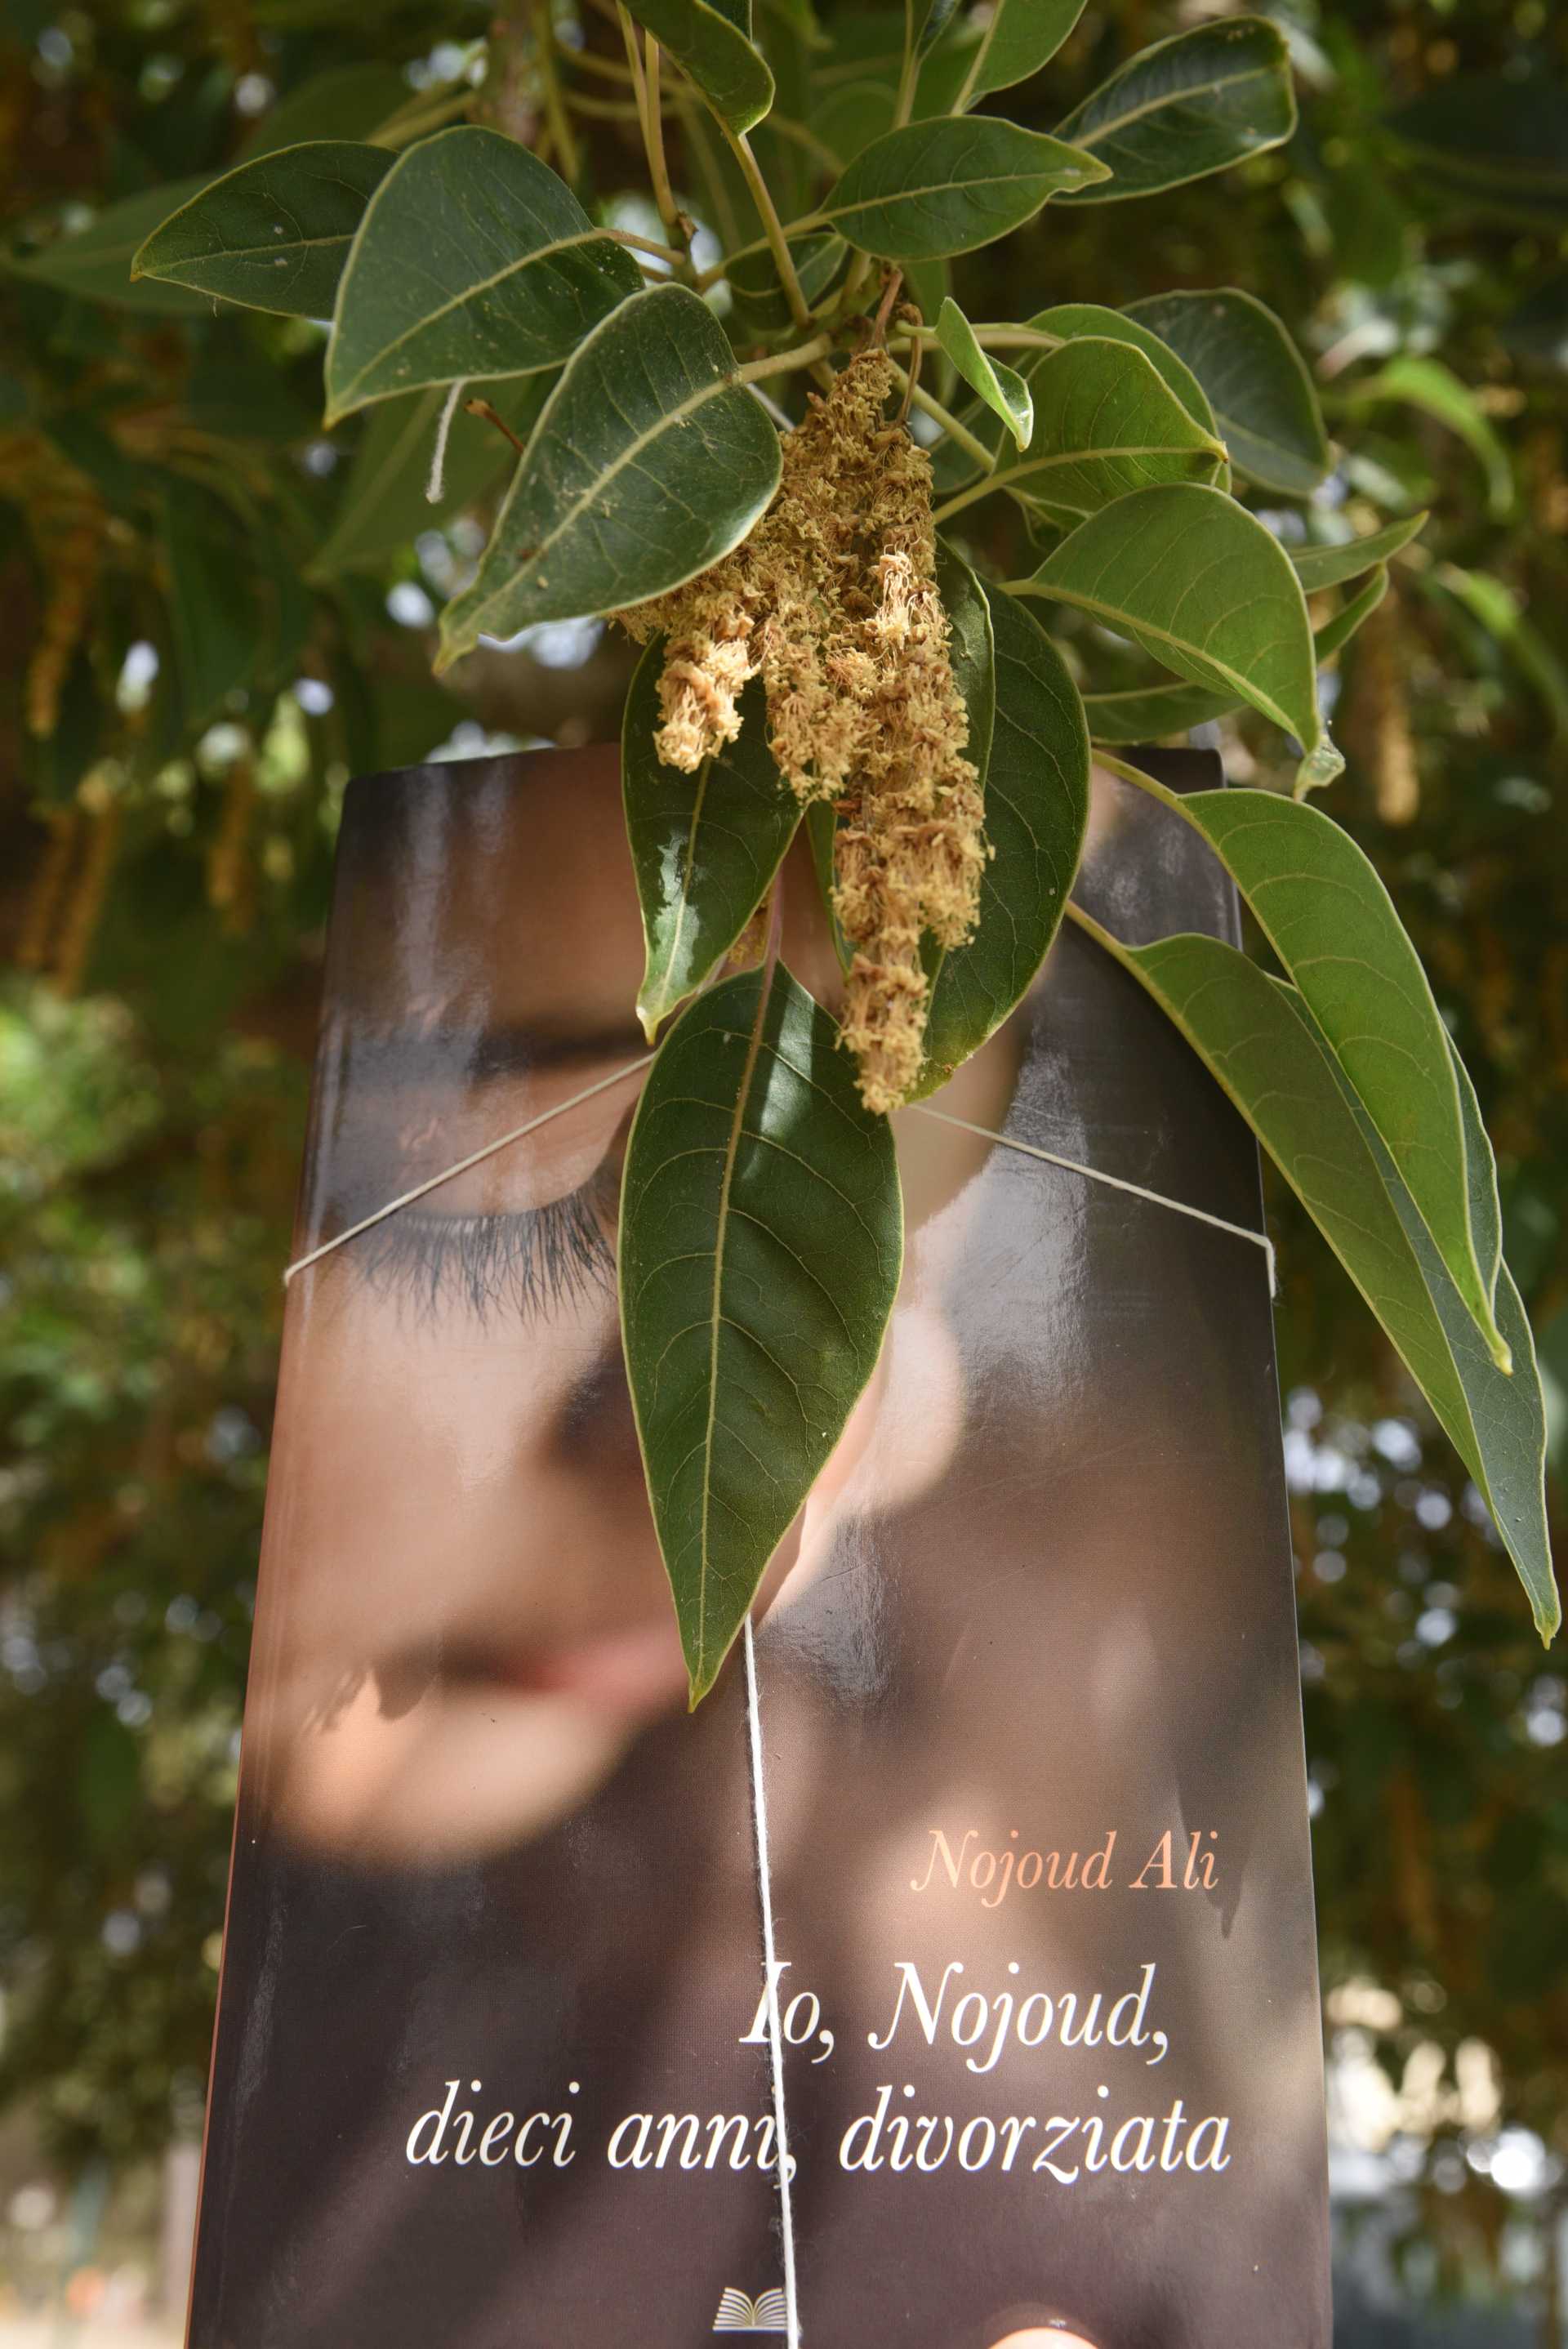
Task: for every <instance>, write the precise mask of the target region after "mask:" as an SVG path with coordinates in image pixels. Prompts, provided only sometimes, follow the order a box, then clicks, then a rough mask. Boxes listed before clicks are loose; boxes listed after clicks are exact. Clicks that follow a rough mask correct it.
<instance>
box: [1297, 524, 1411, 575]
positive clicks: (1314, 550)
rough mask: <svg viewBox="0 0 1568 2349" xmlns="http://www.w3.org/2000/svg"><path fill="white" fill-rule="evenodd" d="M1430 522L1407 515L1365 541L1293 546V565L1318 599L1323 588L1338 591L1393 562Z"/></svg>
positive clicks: (1354, 540) (1369, 532) (1367, 536)
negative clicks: (1345, 583) (1363, 574)
mask: <svg viewBox="0 0 1568 2349" xmlns="http://www.w3.org/2000/svg"><path fill="white" fill-rule="evenodd" d="M1427 522H1428V516H1427V515H1426V514H1425V513H1417V514H1406V515H1404V516H1403V517H1402V518H1401V519H1400V520H1399V521H1398V522H1391V523H1388V525H1387V528H1386V529H1384V530H1369V531H1368V532H1367V533H1366V535H1365V536H1364V537H1362V538H1347V539H1344V540H1342V541H1341V542H1340V543H1339V544H1338V545H1336V546H1293V547H1292V548H1291V550H1290V559H1291V563H1292V565H1293V567H1294V569H1295V575H1296V577H1297V578H1298V579H1299V580H1300V582H1301V584H1302V585H1303V587H1304V588H1305V591H1306V593H1307V594H1308V595H1316V594H1317V592H1318V590H1319V589H1320V588H1323V587H1337V586H1339V585H1342V584H1343V582H1344V581H1345V580H1346V579H1358V578H1359V577H1360V576H1361V574H1362V573H1363V572H1364V571H1373V570H1375V569H1376V568H1377V565H1378V564H1381V563H1388V562H1391V561H1392V559H1393V557H1394V556H1395V555H1396V554H1398V552H1399V550H1400V548H1401V547H1404V546H1408V545H1409V543H1410V541H1411V540H1412V539H1413V538H1416V537H1418V536H1419V534H1420V533H1421V532H1422V531H1423V530H1424V529H1425V528H1426V525H1427Z"/></svg>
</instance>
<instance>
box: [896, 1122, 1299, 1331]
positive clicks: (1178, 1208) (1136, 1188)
mask: <svg viewBox="0 0 1568 2349" xmlns="http://www.w3.org/2000/svg"><path fill="white" fill-rule="evenodd" d="M910 1106H911V1107H912V1108H913V1109H917V1110H918V1111H919V1112H920V1113H921V1115H922V1117H934V1118H939V1119H940V1120H941V1122H942V1123H943V1124H944V1125H957V1126H962V1128H963V1129H964V1132H965V1133H975V1134H978V1135H979V1137H980V1139H981V1141H982V1142H995V1143H1000V1144H1001V1147H1002V1148H1003V1149H1004V1150H1016V1151H1019V1152H1021V1153H1022V1154H1023V1155H1024V1156H1025V1157H1026V1158H1039V1159H1043V1160H1044V1161H1045V1164H1047V1166H1061V1167H1065V1168H1066V1170H1067V1172H1068V1174H1087V1175H1088V1178H1089V1181H1090V1182H1091V1183H1105V1184H1108V1185H1109V1187H1110V1189H1111V1190H1113V1191H1130V1192H1131V1194H1132V1196H1133V1197H1134V1198H1135V1199H1147V1200H1149V1201H1150V1204H1151V1205H1152V1206H1156V1207H1169V1208H1170V1210H1171V1214H1172V1215H1173V1216H1191V1217H1192V1219H1193V1221H1194V1223H1199V1224H1212V1226H1213V1227H1214V1229H1215V1230H1216V1231H1217V1232H1229V1233H1230V1234H1231V1236H1232V1237H1233V1239H1238V1240H1251V1242H1252V1244H1253V1247H1261V1248H1262V1250H1263V1252H1264V1257H1265V1258H1266V1260H1267V1263H1268V1268H1269V1295H1270V1296H1271V1297H1277V1296H1278V1295H1279V1276H1278V1273H1277V1271H1276V1269H1275V1266H1274V1242H1273V1240H1271V1239H1270V1237H1269V1236H1268V1234H1267V1233H1266V1232H1254V1231H1253V1229H1252V1228H1251V1226H1249V1225H1247V1224H1233V1223H1231V1222H1230V1221H1229V1220H1228V1219H1227V1218H1226V1217H1225V1216H1212V1215H1211V1214H1210V1213H1209V1211H1208V1209H1207V1207H1193V1206H1189V1205H1188V1203H1187V1201H1186V1200H1185V1199H1168V1198H1167V1197H1166V1195H1165V1194H1164V1192H1163V1191H1149V1190H1145V1188H1144V1186H1143V1185H1142V1184H1141V1183H1129V1182H1127V1181H1125V1180H1124V1179H1123V1177H1122V1176H1121V1175H1119V1174H1106V1173H1105V1172H1104V1171H1103V1170H1102V1169H1101V1168H1100V1167H1099V1166H1086V1165H1084V1164H1083V1163H1082V1161H1081V1160H1079V1159H1077V1158H1063V1157H1062V1156H1061V1155H1060V1154H1059V1153H1058V1152H1057V1151H1055V1150H1042V1149H1040V1148H1039V1146H1038V1145H1037V1143H1033V1142H1016V1141H1015V1140H1014V1138H1013V1136H1012V1135H1011V1134H1010V1133H992V1131H991V1129H990V1127H989V1126H988V1125H971V1123H969V1120H968V1119H967V1118H966V1117H954V1116H953V1115H952V1113H951V1112H949V1111H947V1110H944V1109H932V1108H931V1107H930V1106H929V1105H928V1104H927V1103H926V1102H912V1103H911V1104H910Z"/></svg>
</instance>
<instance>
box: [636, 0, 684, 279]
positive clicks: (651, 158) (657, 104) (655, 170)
mask: <svg viewBox="0 0 1568 2349" xmlns="http://www.w3.org/2000/svg"><path fill="white" fill-rule="evenodd" d="M661 54H662V52H661V50H660V48H659V45H658V43H657V41H655V38H654V36H653V35H652V34H651V33H650V34H649V35H648V36H647V57H648V80H647V116H646V121H645V136H646V140H647V148H648V170H649V171H650V173H651V174H652V177H653V182H654V202H655V203H656V204H657V206H658V208H659V218H660V219H661V220H662V221H663V222H664V224H665V235H666V236H667V237H668V238H669V240H670V243H671V244H672V245H673V244H674V243H675V241H676V237H677V236H679V234H680V233H681V216H680V211H679V208H678V207H677V205H676V199H675V191H674V190H673V189H672V187H671V186H670V168H669V164H668V162H667V161H666V160H665V116H664V105H663V101H662V99H661V98H660V96H659V59H660V56H661Z"/></svg>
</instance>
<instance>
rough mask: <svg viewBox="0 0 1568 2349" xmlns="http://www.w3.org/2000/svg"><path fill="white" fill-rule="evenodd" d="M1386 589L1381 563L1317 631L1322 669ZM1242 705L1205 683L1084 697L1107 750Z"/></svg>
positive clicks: (1153, 738)
mask: <svg viewBox="0 0 1568 2349" xmlns="http://www.w3.org/2000/svg"><path fill="white" fill-rule="evenodd" d="M1387 590H1388V574H1387V571H1386V570H1385V569H1384V568H1383V566H1382V565H1381V564H1379V565H1378V566H1377V569H1376V570H1375V571H1374V572H1373V574H1372V576H1371V578H1370V579H1369V580H1368V581H1367V585H1366V586H1365V587H1363V588H1362V589H1361V591H1360V593H1359V594H1358V595H1353V596H1351V597H1350V598H1348V600H1347V601H1346V603H1345V605H1343V606H1342V608H1341V609H1340V610H1339V611H1337V612H1336V613H1335V614H1334V615H1333V616H1332V617H1331V618H1329V619H1326V620H1325V621H1324V622H1323V623H1322V624H1321V626H1318V627H1317V628H1316V629H1315V631H1314V633H1313V639H1312V650H1313V658H1314V660H1315V662H1316V664H1317V666H1318V667H1319V668H1321V667H1323V665H1324V663H1325V662H1326V661H1330V660H1332V659H1333V658H1334V657H1335V655H1336V653H1338V652H1339V651H1340V650H1342V648H1343V647H1345V646H1346V644H1348V643H1349V641H1350V638H1351V637H1352V636H1354V635H1355V634H1356V631H1357V628H1359V627H1360V626H1361V625H1362V623H1363V622H1364V621H1365V620H1367V618H1368V617H1369V616H1371V614H1372V613H1374V612H1375V611H1376V610H1377V606H1378V605H1379V604H1380V603H1381V602H1382V600H1383V598H1384V596H1385V595H1387ZM1241 707H1242V701H1241V697H1240V696H1239V695H1238V694H1236V693H1234V692H1229V693H1222V692H1219V691H1217V690H1216V691H1212V692H1211V691H1210V689H1209V688H1207V687H1206V686H1202V685H1137V686H1122V687H1120V688H1118V689H1117V690H1116V691H1115V692H1111V693H1086V694H1085V696H1084V709H1085V712H1086V714H1087V716H1088V728H1089V732H1090V734H1091V735H1092V737H1093V739H1094V740H1095V741H1097V742H1100V743H1103V744H1104V745H1105V746H1106V748H1107V749H1108V750H1109V749H1114V748H1115V747H1116V746H1117V745H1118V744H1119V743H1123V742H1161V741H1163V740H1165V739H1166V737H1167V736H1168V735H1171V734H1185V733H1186V732H1187V731H1188V730H1189V729H1190V728H1191V727H1194V726H1206V725H1208V724H1210V723H1211V721H1212V719H1216V718H1225V717H1228V716H1229V715H1230V713H1231V711H1232V710H1233V709H1240V708H1241Z"/></svg>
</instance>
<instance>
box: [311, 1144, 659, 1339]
mask: <svg viewBox="0 0 1568 2349" xmlns="http://www.w3.org/2000/svg"><path fill="white" fill-rule="evenodd" d="M617 1140H619V1137H618V1138H617ZM621 1156H622V1153H621V1150H620V1148H619V1147H618V1146H613V1147H612V1148H611V1149H610V1150H609V1151H607V1152H606V1154H605V1155H604V1156H603V1159H601V1161H600V1163H599V1164H598V1165H597V1166H596V1167H595V1168H594V1169H593V1173H592V1174H590V1175H589V1176H588V1178H587V1180H586V1181H585V1182H583V1183H581V1184H579V1185H577V1187H576V1188H575V1189H574V1190H572V1191H568V1192H565V1193H563V1194H562V1196H561V1197H560V1198H556V1199H549V1200H545V1201H544V1202H542V1204H541V1205H539V1206H527V1207H512V1208H492V1209H484V1210H476V1211H471V1212H462V1211H459V1212H457V1213H447V1212H443V1211H442V1210H441V1209H440V1208H439V1207H438V1206H432V1205H430V1204H429V1203H428V1202H424V1201H419V1202H415V1203H413V1204H411V1205H410V1206H406V1207H399V1208H398V1209H397V1213H396V1214H395V1215H391V1216H387V1217H386V1218H385V1219H384V1220H383V1221H382V1222H380V1223H378V1224H377V1225H375V1226H372V1228H371V1229H370V1230H369V1231H367V1232H366V1233H364V1234H363V1235H362V1236H361V1237H360V1239H359V1241H358V1243H357V1246H358V1247H359V1249H361V1250H362V1251H363V1253H362V1254H361V1255H360V1257H359V1267H358V1268H359V1272H360V1277H361V1278H362V1279H363V1280H364V1281H365V1282H366V1286H367V1287H368V1288H371V1289H372V1290H374V1291H377V1292H378V1293H379V1294H381V1295H383V1296H386V1297H389V1298H393V1299H397V1300H398V1301H399V1302H400V1303H404V1304H407V1305H408V1306H411V1307H412V1309H414V1310H415V1311H416V1312H417V1313H418V1315H419V1316H420V1317H421V1318H428V1319H435V1318H436V1317H438V1316H439V1315H442V1314H445V1313H447V1312H449V1311H453V1310H459V1311H462V1312H465V1313H467V1314H469V1315H470V1316H471V1317H472V1318H473V1319H476V1320H480V1321H484V1320H488V1319H490V1318H491V1316H493V1315H497V1314H511V1315H515V1316H516V1317H517V1318H519V1319H521V1320H524V1321H535V1320H538V1319H542V1318H543V1317H545V1316H547V1315H549V1314H552V1313H559V1312H562V1311H565V1310H567V1309H570V1308H571V1307H573V1306H575V1305H580V1304H582V1303H583V1302H584V1301H585V1300H586V1299H590V1298H592V1297H593V1296H594V1295H595V1294H596V1293H599V1292H603V1291H604V1290H606V1289H608V1288H612V1287H613V1286H614V1278H615V1242H614V1230H615V1214H616V1208H617V1205H618V1201H619V1195H620V1178H621Z"/></svg>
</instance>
